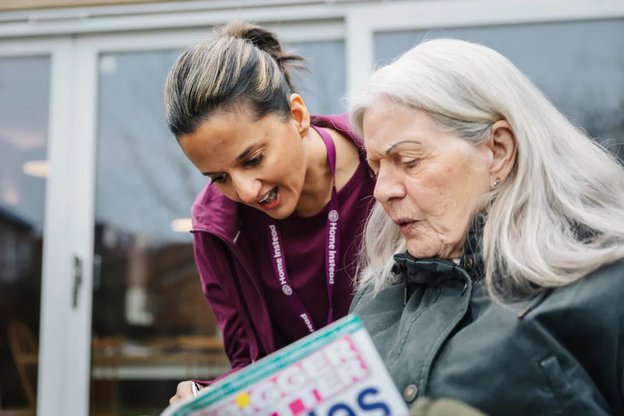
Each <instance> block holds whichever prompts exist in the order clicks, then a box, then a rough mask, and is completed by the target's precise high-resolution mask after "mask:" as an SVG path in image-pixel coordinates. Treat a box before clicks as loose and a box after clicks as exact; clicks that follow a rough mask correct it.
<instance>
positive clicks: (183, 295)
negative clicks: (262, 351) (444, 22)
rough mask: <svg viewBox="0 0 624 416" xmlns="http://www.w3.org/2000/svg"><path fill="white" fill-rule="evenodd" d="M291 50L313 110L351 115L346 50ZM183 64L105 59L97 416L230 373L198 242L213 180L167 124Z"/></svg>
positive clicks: (99, 159)
mask: <svg viewBox="0 0 624 416" xmlns="http://www.w3.org/2000/svg"><path fill="white" fill-rule="evenodd" d="M289 47H290V48H294V49H296V50H297V52H298V53H300V54H302V55H304V56H306V57H308V58H310V64H311V65H310V67H311V71H310V72H308V73H301V74H297V75H296V78H295V82H296V83H297V85H299V86H300V87H301V93H302V95H303V96H304V99H305V100H306V102H307V103H308V106H309V107H310V111H311V112H313V113H316V112H321V113H336V112H343V111H344V109H343V108H342V107H343V106H342V102H341V100H342V97H343V95H344V91H345V61H344V42H342V41H322V42H301V43H293V44H290V45H289ZM179 54H180V51H179V50H171V51H141V52H124V53H104V54H101V55H100V58H99V82H98V84H99V85H98V91H99V97H98V111H97V114H98V116H97V117H98V123H97V124H98V127H97V155H96V206H95V247H94V254H95V259H96V269H95V271H94V282H93V316H92V318H93V324H92V333H93V338H92V363H91V394H90V409H91V413H92V414H95V413H98V412H101V411H113V412H116V413H117V414H155V413H158V412H160V411H161V410H162V409H163V408H164V407H165V406H166V405H167V402H168V399H169V397H170V396H172V395H173V393H174V392H175V388H176V385H177V383H178V382H180V381H181V380H186V379H190V378H199V379H210V378H212V377H215V376H218V375H220V374H222V373H223V372H225V371H226V370H227V369H228V368H229V363H228V361H227V358H226V357H225V354H224V353H223V349H222V342H221V338H220V334H219V332H218V329H217V326H216V323H215V319H214V316H213V314H212V312H211V310H210V308H209V306H208V303H207V302H206V300H205V299H204V296H203V293H202V290H201V285H200V280H199V276H198V274H197V270H196V267H195V263H194V258H193V249H192V238H191V235H190V233H189V232H188V228H189V226H190V218H189V217H190V208H191V205H192V203H193V201H194V199H195V197H196V195H197V194H198V193H199V191H200V190H201V189H202V188H203V187H204V186H205V185H206V179H205V178H204V177H203V176H202V175H201V174H200V173H199V172H197V171H196V169H195V168H194V167H193V165H192V164H191V163H190V162H189V161H188V160H187V159H186V158H185V156H184V154H183V153H182V151H181V150H180V149H179V146H178V144H177V142H176V140H175V138H174V137H173V136H172V135H171V133H170V132H169V130H168V128H167V126H166V123H165V120H164V106H163V88H164V83H165V78H166V75H167V73H168V71H169V68H170V67H171V66H172V65H173V63H174V62H175V60H176V59H177V57H178V56H179ZM327 57H329V58H331V60H332V65H331V66H330V65H326V64H325V61H324V60H323V59H325V58H327ZM318 85H321V86H323V87H324V89H323V88H319V87H317V86H318ZM215 345H216V346H217V348H215Z"/></svg>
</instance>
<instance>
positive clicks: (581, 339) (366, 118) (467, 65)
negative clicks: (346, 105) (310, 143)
mask: <svg viewBox="0 0 624 416" xmlns="http://www.w3.org/2000/svg"><path fill="white" fill-rule="evenodd" d="M351 115H352V120H353V124H354V126H355V127H356V129H358V130H359V131H360V132H361V133H362V134H363V137H364V140H365V147H366V154H367V158H368V161H369V164H370V166H371V167H372V169H373V170H374V171H375V172H376V174H377V183H376V187H375V193H374V195H375V198H376V199H377V201H378V202H379V204H378V206H377V207H376V208H375V209H374V211H373V213H372V215H371V218H370V219H369V222H368V225H367V230H366V235H365V244H364V249H363V257H364V259H363V260H364V269H363V272H362V275H361V279H360V281H359V290H358V293H357V295H356V297H355V299H354V301H353V304H352V306H351V311H352V312H353V313H357V314H358V315H360V317H361V318H362V320H363V322H364V324H365V325H366V327H367V328H368V329H369V331H370V333H371V335H372V337H373V340H374V342H375V344H376V346H377V347H378V349H379V351H380V353H381V355H382V358H383V359H384V361H385V363H386V365H387V367H388V369H389V371H390V374H391V375H392V377H393V379H394V381H395V383H396V385H397V386H398V388H399V389H400V391H401V392H402V393H403V395H404V399H405V400H406V402H408V403H411V402H412V401H414V400H415V399H416V398H418V397H421V396H428V397H431V398H440V397H448V398H452V399H456V400H459V401H463V402H465V403H468V404H469V405H472V406H474V407H475V408H477V409H479V410H481V411H483V412H486V413H488V414H492V415H507V416H508V415H538V414H539V415H554V414H557V415H605V414H620V415H621V414H624V391H623V383H624V380H623V378H624V302H623V301H622V300H621V299H622V296H623V294H624V261H623V260H622V259H623V258H624V169H623V168H622V166H621V165H620V164H619V163H618V161H617V160H616V159H615V158H614V157H612V156H611V155H609V154H608V153H607V152H606V151H605V150H603V149H602V148H601V147H600V146H598V145H597V144H596V143H595V142H593V141H592V140H591V139H590V138H588V137H587V136H586V135H585V134H584V133H583V132H582V131H580V130H579V129H578V128H577V127H575V126H574V125H573V124H572V123H570V122H569V121H568V120H566V118H565V117H564V116H562V115H561V114H560V113H559V112H558V111H557V110H556V109H555V108H554V107H553V106H552V105H551V103H550V102H549V101H548V100H547V99H546V98H545V97H544V96H543V95H542V94H541V93H540V92H539V91H538V90H537V89H536V88H535V86H533V85H532V84H531V82H530V81H528V80H527V78H526V77H525V76H524V75H523V74H522V73H521V72H520V71H519V70H518V69H517V68H516V67H515V66H514V65H513V64H511V63H510V62H509V61H508V60H507V59H505V58H504V57H503V56H501V55H500V54H498V53H497V52H495V51H493V50H491V49H488V48H486V47H483V46H479V45H475V44H471V43H467V42H463V41H458V40H443V39H440V40H433V41H428V42H425V43H422V44H420V45H419V46H416V47H415V48H413V49H412V50H410V51H408V52H407V53H405V54H404V55H403V56H402V57H400V58H399V59H398V60H397V61H395V62H393V63H392V64H390V65H388V66H386V67H383V68H381V69H379V70H378V71H376V72H375V73H374V74H373V75H372V77H371V78H370V80H369V82H368V84H367V85H366V87H365V88H364V89H363V91H362V92H361V93H360V94H359V95H356V96H355V97H353V98H352V100H351ZM397 253H398V254H397Z"/></svg>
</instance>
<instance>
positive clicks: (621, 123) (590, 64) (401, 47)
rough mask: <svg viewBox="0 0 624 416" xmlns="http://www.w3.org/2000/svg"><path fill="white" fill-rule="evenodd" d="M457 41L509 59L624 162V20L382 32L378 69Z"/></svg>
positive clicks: (378, 37) (377, 49)
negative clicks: (432, 44)
mask: <svg viewBox="0 0 624 416" xmlns="http://www.w3.org/2000/svg"><path fill="white" fill-rule="evenodd" d="M438 37H452V38H458V39H464V40H469V41H472V42H478V43H481V44H484V45H487V46H490V47H492V48H494V49H496V50H497V51H499V52H501V53H502V54H504V55H505V56H506V57H507V58H509V59H510V60H511V61H512V62H513V63H514V64H516V65H517V66H518V67H519V68H520V70H522V71H523V72H524V73H525V74H527V75H528V77H529V78H530V79H531V80H532V81H533V82H535V84H537V86H538V87H539V88H540V89H541V90H542V91H543V92H544V93H545V94H546V95H547V96H548V97H549V98H550V99H551V100H552V101H553V102H554V103H555V105H556V106H557V107H558V108H559V109H560V110H561V111H562V112H563V113H565V114H566V115H567V116H569V117H570V118H572V119H574V120H575V121H576V122H578V123H579V124H580V125H582V126H583V127H584V128H585V129H586V130H587V131H588V132H589V133H590V134H591V135H592V136H594V137H599V138H600V140H601V141H602V142H603V143H604V144H605V146H606V147H608V148H610V149H611V150H612V151H616V152H619V155H620V158H622V159H624V147H623V146H622V145H621V144H622V137H624V112H623V111H622V110H623V109H624V55H622V53H621V39H624V20H601V21H585V22H583V21H580V22H563V23H539V24H525V25H513V26H496V27H475V28H454V29H443V30H421V31H400V32H387V33H377V34H376V35H375V58H376V62H377V65H380V64H384V63H388V62H390V61H391V60H392V59H393V58H394V57H396V56H398V55H399V54H401V53H402V52H404V51H406V50H408V49H409V48H410V47H411V46H413V45H414V44H416V43H418V42H419V41H421V40H423V39H430V38H438Z"/></svg>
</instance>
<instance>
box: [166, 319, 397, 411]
mask: <svg viewBox="0 0 624 416" xmlns="http://www.w3.org/2000/svg"><path fill="white" fill-rule="evenodd" d="M407 414H409V412H408V410H407V407H406V405H405V403H404V401H403V399H402V397H401V395H400V394H399V392H398V391H397V389H396V387H395V385H394V383H393V381H392V379H391V378H390V375H389V374H388V372H387V370H386V368H385V366H384V364H383V362H382V361H381V358H380V357H379V354H378V353H377V350H376V349H375V346H374V345H373V342H372V340H371V339H370V336H369V335H368V332H367V331H366V329H365V328H364V326H363V325H362V322H361V321H360V319H359V318H358V317H357V316H355V315H349V316H347V317H344V318H342V319H340V320H338V321H336V322H334V323H333V324H331V325H328V326H326V327H324V328H322V329H320V330H318V331H316V332H314V333H312V334H310V335H308V336H307V337H305V338H303V339H301V340H299V341H297V342H295V343H293V344H291V345H289V346H288V347H286V348H283V349H281V350H279V351H276V352H275V353H273V354H271V355H269V356H267V357H265V358H263V359H262V360H259V361H257V362H255V363H254V364H252V365H250V366H248V367H246V368H244V369H243V370H240V371H238V372H237V373H235V374H232V375H230V376H228V377H226V378H224V379H222V380H219V381H218V382H217V383H215V384H213V385H211V386H209V387H207V388H205V389H202V390H201V391H200V393H199V394H198V396H197V397H194V398H192V399H189V400H186V401H183V402H180V403H176V404H175V405H172V406H170V407H169V408H167V409H165V411H164V412H163V413H162V415H161V416H191V415H193V416H200V415H201V416H233V415H243V416H247V415H267V416H297V415H303V416H331V415H333V416H345V415H371V416H382V415H399V416H403V415H407Z"/></svg>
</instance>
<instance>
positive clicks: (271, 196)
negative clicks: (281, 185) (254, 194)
mask: <svg viewBox="0 0 624 416" xmlns="http://www.w3.org/2000/svg"><path fill="white" fill-rule="evenodd" d="M275 198H277V186H276V187H274V188H273V189H271V190H270V191H269V192H267V193H266V194H264V196H263V197H262V198H260V200H258V203H259V204H260V205H268V204H270V203H271V202H273V201H275Z"/></svg>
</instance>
